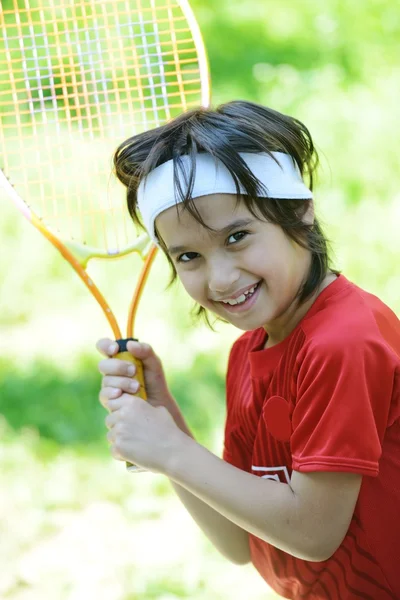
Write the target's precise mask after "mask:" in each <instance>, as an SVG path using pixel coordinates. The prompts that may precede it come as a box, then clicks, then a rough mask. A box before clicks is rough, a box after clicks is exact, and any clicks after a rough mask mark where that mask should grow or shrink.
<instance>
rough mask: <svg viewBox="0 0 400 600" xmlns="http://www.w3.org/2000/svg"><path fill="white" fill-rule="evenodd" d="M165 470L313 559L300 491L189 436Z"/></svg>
mask: <svg viewBox="0 0 400 600" xmlns="http://www.w3.org/2000/svg"><path fill="white" fill-rule="evenodd" d="M183 446H184V447H183V451H182V452H180V453H179V454H180V455H179V456H176V457H175V458H174V461H173V462H171V463H170V465H169V466H168V472H167V473H166V475H167V476H168V477H169V478H170V479H171V480H172V481H173V482H174V483H175V484H177V485H178V486H181V487H183V488H184V489H185V490H187V491H188V492H190V493H191V494H193V495H194V496H196V498H198V499H199V500H201V501H203V502H205V503H206V504H207V505H208V506H209V507H210V508H212V509H214V511H216V512H218V513H219V514H220V515H222V516H223V517H225V518H226V519H228V521H231V522H232V523H234V524H236V525H237V526H238V527H239V528H240V529H243V530H245V531H247V532H249V533H252V534H253V535H255V536H257V537H259V538H260V539H262V540H264V541H266V542H268V543H270V544H272V545H274V546H276V547H277V548H280V549H281V550H284V551H285V552H288V553H290V554H292V555H294V556H297V557H299V558H304V559H306V560H314V558H313V552H314V548H313V542H312V539H311V536H309V535H308V534H305V530H304V528H303V527H302V519H301V516H300V515H299V510H298V503H297V498H296V496H295V494H294V493H293V492H292V490H291V488H290V486H289V485H287V484H284V483H278V482H276V481H271V480H268V479H262V478H259V477H256V476H254V475H251V474H250V473H247V472H245V471H242V470H240V469H237V468H236V467H234V466H232V465H230V464H228V463H226V462H224V461H223V460H221V459H219V458H218V457H217V456H215V455H214V454H212V453H211V452H209V451H208V450H207V449H206V448H204V447H203V446H201V445H199V444H198V443H197V442H195V441H194V440H193V439H190V438H186V441H184V444H183Z"/></svg>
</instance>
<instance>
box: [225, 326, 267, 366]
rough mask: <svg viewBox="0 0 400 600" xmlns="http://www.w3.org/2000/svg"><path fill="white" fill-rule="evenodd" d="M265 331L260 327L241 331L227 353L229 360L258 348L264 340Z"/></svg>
mask: <svg viewBox="0 0 400 600" xmlns="http://www.w3.org/2000/svg"><path fill="white" fill-rule="evenodd" d="M265 338H266V332H265V330H264V329H263V328H262V327H260V328H258V329H253V330H252V331H246V332H245V333H243V334H242V335H241V336H240V337H239V338H238V339H237V340H236V341H235V342H234V343H233V344H232V347H231V350H230V354H229V360H232V359H234V358H235V357H237V356H242V357H243V356H244V355H246V356H247V354H248V353H249V352H251V351H252V350H260V349H261V348H262V347H263V345H264V342H265Z"/></svg>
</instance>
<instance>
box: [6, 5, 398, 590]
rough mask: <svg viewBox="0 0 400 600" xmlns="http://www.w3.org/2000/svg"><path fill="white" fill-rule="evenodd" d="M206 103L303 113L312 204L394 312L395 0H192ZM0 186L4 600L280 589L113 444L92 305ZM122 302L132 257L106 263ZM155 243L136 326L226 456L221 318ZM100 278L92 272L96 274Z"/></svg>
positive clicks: (101, 327) (343, 259)
mask: <svg viewBox="0 0 400 600" xmlns="http://www.w3.org/2000/svg"><path fill="white" fill-rule="evenodd" d="M192 5H193V8H194V10H195V13H196V16H197V18H198V21H199V23H200V26H201V28H202V31H203V35H204V39H205V43H206V46H207V49H208V54H209V61H210V67H211V77H212V89H213V104H219V103H220V102H224V101H228V100H232V99H248V100H252V101H256V102H260V103H263V104H265V105H268V106H270V107H272V108H274V109H276V110H279V111H281V112H284V113H287V114H290V115H292V116H295V117H297V118H298V119H300V120H302V121H303V122H304V123H305V124H306V125H307V126H308V128H309V129H310V130H311V132H312V134H313V137H314V141H315V143H316V145H317V148H318V150H319V152H320V155H321V162H322V164H321V170H320V174H319V180H318V183H317V189H316V206H317V211H318V213H319V216H320V218H321V220H322V222H323V224H324V225H325V229H326V232H327V234H328V237H329V238H330V239H331V241H332V248H333V251H334V255H333V256H334V260H333V264H334V265H335V266H336V267H337V268H339V269H342V271H343V273H344V274H345V275H346V277H348V278H349V279H351V280H352V281H354V282H355V283H357V284H358V285H360V286H361V287H363V288H365V289H367V290H368V291H370V292H372V293H374V294H376V295H377V296H379V297H380V298H381V299H382V300H383V301H384V302H386V303H387V304H388V305H389V306H390V307H391V308H392V309H393V310H394V311H395V312H396V313H397V314H398V315H399V314H400V293H399V290H400V285H399V260H398V258H399V256H400V252H399V250H400V241H399V226H398V224H399V221H400V192H399V188H400V169H399V168H398V165H399V153H398V140H399V134H400V125H399V123H400V105H399V102H398V99H399V97H400V64H399V54H398V43H399V39H400V11H399V10H398V7H397V6H396V4H395V3H393V2H391V1H389V0H367V1H366V2H361V1H360V0H357V1H355V2H352V3H350V2H344V1H341V0H325V2H324V3H316V2H315V1H314V0H299V1H298V2H296V3H293V2H292V1H290V0H279V2H278V1H270V0H263V1H256V0H241V1H240V2H231V1H228V0H218V2H215V0H194V1H193V2H192ZM15 217H16V213H15V209H14V207H13V206H12V205H11V202H10V201H9V200H8V198H6V197H5V196H4V194H3V195H2V197H1V221H0V278H1V284H2V288H1V289H2V294H1V297H0V325H1V338H0V344H1V347H0V348H1V358H0V413H1V419H0V434H1V445H0V489H1V494H0V507H1V515H2V518H1V520H0V540H1V541H0V561H1V564H2V573H1V575H0V596H1V597H2V598H5V599H6V598H7V599H11V598H12V599H13V600H28V599H29V600H31V599H35V600H36V599H39V598H40V599H41V600H45V599H47V598H48V599H50V598H51V599H53V598H58V599H60V600H61V599H62V600H64V599H68V600H81V599H83V598H85V599H87V598H97V599H98V600H103V598H104V600H105V599H106V598H107V600H133V599H135V600H145V599H146V600H150V599H159V600H172V599H177V598H191V599H193V600H206V599H207V600H208V599H210V598H212V599H213V600H214V599H215V600H225V599H228V598H229V599H230V600H242V599H247V598H250V597H251V598H252V600H258V599H260V600H261V598H264V599H265V598H269V597H271V598H272V597H274V596H273V595H272V594H271V595H269V592H268V588H267V587H266V585H265V583H264V582H262V581H261V580H260V578H259V576H258V575H257V573H256V572H255V571H253V569H252V567H251V566H246V567H235V566H233V565H230V564H229V563H227V562H226V561H225V560H224V559H222V558H221V557H220V556H219V555H218V554H217V553H216V551H215V550H214V549H213V548H212V547H211V545H210V544H209V543H208V542H207V540H205V539H204V538H203V536H202V535H201V534H200V533H199V532H198V531H197V529H196V527H195V526H194V524H193V523H192V522H191V520H190V518H189V517H188V516H187V515H186V513H185V509H184V508H183V507H182V506H181V505H180V504H179V502H178V500H177V499H176V498H175V496H174V495H173V494H172V492H171V487H170V485H169V483H168V482H167V481H166V480H165V479H164V478H163V477H161V476H153V475H149V474H141V475H136V476H127V475H126V474H125V471H124V467H123V465H122V464H119V463H115V461H112V460H111V458H110V457H109V453H108V446H107V442H106V440H105V428H104V416H105V413H104V411H103V409H102V408H101V406H100V405H99V403H98V400H97V394H98V388H99V383H100V376H99V374H98V371H97V366H96V365H97V361H98V356H97V354H96V351H95V349H94V343H95V341H96V340H97V339H98V338H99V337H103V336H109V335H110V332H109V331H108V328H107V325H106V324H105V322H104V319H103V316H102V314H101V313H100V310H99V309H98V308H97V306H96V304H95V303H94V301H93V300H92V299H91V298H90V297H89V296H88V295H87V293H86V290H85V289H84V287H83V286H82V284H81V283H80V282H79V280H78V279H77V278H76V276H75V275H74V274H73V272H72V270H71V268H70V267H69V266H68V265H66V264H64V262H63V261H62V259H61V258H60V257H59V256H58V254H57V253H56V252H55V251H54V250H53V249H52V247H51V246H50V245H49V244H48V242H46V241H45V240H44V239H42V237H41V236H40V235H39V233H37V232H36V231H35V230H34V229H33V228H32V227H31V226H30V225H29V224H28V223H27V222H24V221H23V220H22V219H19V218H15ZM93 271H94V273H95V275H94V279H95V280H96V272H97V274H98V277H100V282H103V283H104V282H105V281H107V283H108V285H110V282H112V288H113V296H114V297H113V306H116V307H117V313H118V314H124V308H125V307H126V304H127V302H128V298H129V294H130V292H131V287H132V285H131V284H132V277H131V275H130V273H131V272H132V273H134V272H135V264H130V263H129V260H126V261H125V260H123V261H121V262H120V263H119V264H118V266H117V267H116V268H114V267H113V268H112V273H110V271H107V273H106V274H104V273H103V267H102V266H100V267H99V266H97V265H94V267H93V270H92V272H93ZM167 281H168V268H167V265H166V263H165V260H164V259H163V258H162V257H161V256H160V257H159V258H158V259H157V264H156V267H155V269H154V271H153V273H152V276H151V282H150V285H149V287H148V289H147V291H146V295H145V299H144V302H143V304H142V310H141V313H140V319H139V323H138V330H137V334H138V336H139V337H140V339H142V340H143V341H148V342H150V343H151V344H153V346H154V347H155V349H156V351H157V352H158V353H159V354H160V356H161V358H162V359H163V361H164V364H165V369H166V371H167V376H168V380H169V383H170V386H171V388H172V390H173V392H174V393H175V395H176V397H177V399H178V402H179V404H180V406H181V407H182V410H183V412H184V414H185V416H186V418H187V421H188V423H189V425H190V426H191V427H192V429H193V431H194V433H195V434H196V436H197V438H198V439H199V441H201V442H202V443H204V444H205V445H207V447H209V448H210V449H212V450H213V451H215V452H216V453H220V452H221V447H222V432H223V429H222V428H223V420H224V371H225V366H226V359H227V355H228V352H229V347H230V344H231V342H232V341H233V340H234V339H235V338H236V337H237V336H238V335H239V334H240V332H239V331H237V330H234V329H233V328H231V327H229V326H227V325H218V326H217V332H216V333H213V332H211V331H209V330H207V329H206V328H205V326H201V325H196V326H194V325H193V324H192V322H191V318H190V314H189V313H190V308H191V302H190V301H189V300H188V299H187V298H185V297H184V295H183V293H182V291H181V290H180V289H179V285H178V286H176V287H174V288H172V289H171V290H168V291H164V288H165V286H166V283H167ZM100 287H101V286H100Z"/></svg>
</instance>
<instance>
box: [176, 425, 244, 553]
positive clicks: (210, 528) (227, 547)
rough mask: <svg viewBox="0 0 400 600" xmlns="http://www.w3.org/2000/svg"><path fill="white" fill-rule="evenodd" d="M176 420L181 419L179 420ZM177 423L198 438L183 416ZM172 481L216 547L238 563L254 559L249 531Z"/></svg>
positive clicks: (181, 499) (189, 510) (187, 507)
mask: <svg viewBox="0 0 400 600" xmlns="http://www.w3.org/2000/svg"><path fill="white" fill-rule="evenodd" d="M175 421H176V422H177V420H176V419H175ZM177 425H178V427H179V428H180V429H181V431H183V432H184V433H186V434H187V435H188V436H189V437H190V438H191V439H194V438H193V436H192V434H191V432H190V430H189V428H188V427H187V425H186V423H185V422H184V420H183V417H182V419H181V420H179V423H178V422H177ZM170 481H171V484H172V487H173V488H174V490H175V492H176V494H177V496H178V498H179V499H180V501H181V502H182V504H183V505H184V506H185V508H186V510H187V511H188V512H189V514H190V515H191V517H192V518H193V520H194V521H195V522H196V523H197V525H198V526H199V527H200V529H201V530H202V531H203V533H204V534H205V535H206V536H207V538H208V539H209V540H210V542H211V543H212V544H213V545H214V546H215V548H216V549H217V550H218V551H219V552H220V553H221V554H222V555H223V556H224V557H225V558H227V559H228V560H230V561H231V562H233V563H235V564H238V565H243V564H246V563H248V562H250V547H249V534H248V532H247V531H246V530H244V529H243V528H242V527H239V526H238V525H237V524H235V523H234V522H232V521H231V520H229V519H228V518H226V517H225V516H223V515H222V514H221V513H220V512H218V511H217V510H215V509H214V508H212V507H211V506H209V505H208V504H207V503H206V502H204V501H203V500H201V499H200V498H198V497H197V496H195V495H194V494H192V493H191V492H190V491H188V490H187V489H185V488H184V487H182V486H181V485H179V484H178V483H176V482H175V481H173V480H170Z"/></svg>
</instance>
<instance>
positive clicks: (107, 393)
mask: <svg viewBox="0 0 400 600" xmlns="http://www.w3.org/2000/svg"><path fill="white" fill-rule="evenodd" d="M121 394H122V390H119V389H118V388H114V387H104V388H101V390H100V393H99V401H100V404H102V405H103V406H104V408H105V409H107V410H108V405H107V403H108V401H109V400H113V399H115V398H119V396H121Z"/></svg>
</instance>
